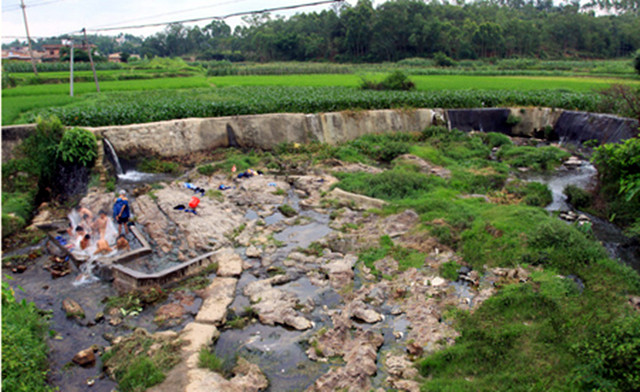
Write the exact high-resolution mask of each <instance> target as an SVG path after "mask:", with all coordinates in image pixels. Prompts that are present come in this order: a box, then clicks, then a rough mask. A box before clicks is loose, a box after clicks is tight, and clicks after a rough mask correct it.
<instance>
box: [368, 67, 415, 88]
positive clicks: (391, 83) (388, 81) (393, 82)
mask: <svg viewBox="0 0 640 392" xmlns="http://www.w3.org/2000/svg"><path fill="white" fill-rule="evenodd" d="M360 88H361V89H363V90H404V91H409V90H414V89H415V88H416V85H415V83H413V82H412V81H411V80H410V79H409V77H408V76H407V75H406V74H405V73H404V72H402V71H393V72H392V73H391V74H390V75H388V76H387V77H386V78H384V79H383V80H382V81H381V82H379V83H378V82H374V81H371V80H366V79H363V80H362V83H361V84H360Z"/></svg>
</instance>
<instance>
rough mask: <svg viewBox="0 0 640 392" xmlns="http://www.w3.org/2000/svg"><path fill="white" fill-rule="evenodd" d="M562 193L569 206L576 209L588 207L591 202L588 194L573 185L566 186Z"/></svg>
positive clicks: (591, 198)
mask: <svg viewBox="0 0 640 392" xmlns="http://www.w3.org/2000/svg"><path fill="white" fill-rule="evenodd" d="M562 192H563V193H564V194H565V195H566V196H567V201H568V202H569V204H571V205H572V206H574V207H575V208H577V209H583V208H587V207H590V206H591V203H592V201H593V197H592V196H591V194H590V193H589V192H587V191H585V190H584V189H582V188H579V187H577V186H575V185H567V186H566V187H565V188H564V190H563V191H562Z"/></svg>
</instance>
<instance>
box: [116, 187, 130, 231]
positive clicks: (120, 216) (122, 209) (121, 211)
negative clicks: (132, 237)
mask: <svg viewBox="0 0 640 392" xmlns="http://www.w3.org/2000/svg"><path fill="white" fill-rule="evenodd" d="M119 193H120V196H119V197H118V198H117V199H116V201H115V203H113V219H114V220H115V221H116V223H117V224H118V235H120V234H121V232H122V231H123V230H122V228H123V227H124V234H129V226H128V225H127V223H128V222H129V216H130V212H129V200H127V196H126V192H125V191H124V190H121V191H120V192H119Z"/></svg>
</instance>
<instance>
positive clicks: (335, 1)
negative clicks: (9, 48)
mask: <svg viewBox="0 0 640 392" xmlns="http://www.w3.org/2000/svg"><path fill="white" fill-rule="evenodd" d="M342 2H344V0H325V1H318V2H314V3H305V4H297V5H290V6H283V7H275V8H266V9H263V10H258V11H242V12H235V13H232V14H228V15H223V16H207V17H204V18H193V19H183V20H175V21H172V22H158V23H147V24H141V25H133V26H114V27H103V28H96V29H89V30H88V31H93V32H99V31H113V30H130V29H142V28H145V27H158V26H164V25H169V24H173V23H193V22H200V21H203V20H210V19H216V20H224V19H228V18H233V17H236V16H244V15H254V14H264V13H266V12H273V11H284V10H292V9H296V8H303V7H312V6H316V5H322V4H331V3H342Z"/></svg>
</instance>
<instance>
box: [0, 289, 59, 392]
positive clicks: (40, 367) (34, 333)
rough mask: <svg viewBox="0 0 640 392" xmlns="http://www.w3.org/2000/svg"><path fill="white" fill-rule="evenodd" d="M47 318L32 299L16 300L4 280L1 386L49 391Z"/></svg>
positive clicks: (41, 391) (11, 389)
mask: <svg viewBox="0 0 640 392" xmlns="http://www.w3.org/2000/svg"><path fill="white" fill-rule="evenodd" d="M48 326H49V325H48V322H47V321H46V319H45V317H44V316H43V314H42V312H41V311H40V310H39V309H38V308H36V306H35V304H34V303H33V302H27V301H26V300H22V301H16V299H15V295H14V291H13V289H12V288H11V287H10V286H9V284H8V283H7V282H5V281H4V280H3V282H2V389H3V390H5V391H17V392H32V391H33V392H49V391H53V390H54V389H53V388H51V387H49V386H48V385H47V373H48V372H49V360H48V357H47V354H48V352H49V348H48V346H47V342H46V335H47V330H48Z"/></svg>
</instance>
